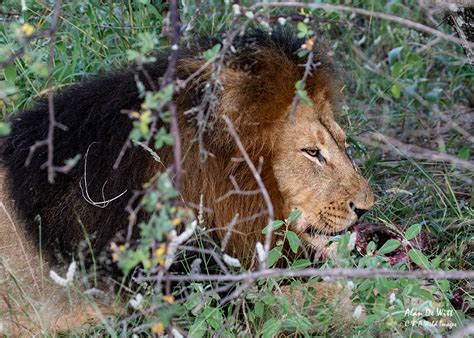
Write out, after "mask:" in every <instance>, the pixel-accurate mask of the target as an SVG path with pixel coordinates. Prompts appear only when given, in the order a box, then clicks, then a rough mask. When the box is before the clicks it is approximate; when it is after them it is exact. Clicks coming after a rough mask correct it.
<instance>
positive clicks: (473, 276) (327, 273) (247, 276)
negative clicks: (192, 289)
mask: <svg viewBox="0 0 474 338" xmlns="http://www.w3.org/2000/svg"><path fill="white" fill-rule="evenodd" d="M277 277H287V278H299V277H332V278H409V279H452V280H462V279H466V280H474V270H465V271H460V270H452V271H443V270H413V271H402V270H393V269H386V268H383V269H373V268H369V269H359V268H330V269H321V268H308V269H301V270H292V269H263V270H260V271H255V272H245V273H241V274H235V275H231V274H227V275H222V274H219V275H217V274H214V275H212V274H191V275H171V276H170V277H169V278H170V280H172V281H190V280H191V281H194V282H205V281H208V282H212V281H213V282H226V281H227V282H238V281H251V282H255V281H257V280H260V279H264V278H277ZM149 280H153V277H143V279H142V281H149Z"/></svg>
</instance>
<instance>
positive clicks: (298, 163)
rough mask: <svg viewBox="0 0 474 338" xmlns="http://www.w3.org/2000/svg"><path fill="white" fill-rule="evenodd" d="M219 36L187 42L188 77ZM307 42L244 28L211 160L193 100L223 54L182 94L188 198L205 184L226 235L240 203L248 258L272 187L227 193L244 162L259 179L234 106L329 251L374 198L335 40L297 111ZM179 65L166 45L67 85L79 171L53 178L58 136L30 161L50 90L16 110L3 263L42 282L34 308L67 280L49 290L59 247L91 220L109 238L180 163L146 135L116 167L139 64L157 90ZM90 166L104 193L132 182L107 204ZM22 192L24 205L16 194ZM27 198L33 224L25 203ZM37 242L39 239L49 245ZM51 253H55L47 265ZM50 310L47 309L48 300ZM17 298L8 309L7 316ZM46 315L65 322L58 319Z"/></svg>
mask: <svg viewBox="0 0 474 338" xmlns="http://www.w3.org/2000/svg"><path fill="white" fill-rule="evenodd" d="M213 43H214V42H211V43H210V44H209V45H207V46H201V48H200V49H185V48H183V49H182V50H181V51H180V54H179V60H178V65H177V77H178V78H180V79H186V78H188V77H189V76H190V75H191V74H195V73H196V72H197V71H198V70H199V69H200V68H201V67H202V66H203V64H204V63H205V61H204V60H203V59H202V57H201V52H200V51H202V50H206V49H207V48H209V47H210V46H212V45H213ZM303 43H304V41H302V40H300V39H298V38H296V37H295V35H294V34H293V33H292V32H291V31H289V30H275V31H273V32H272V33H271V34H270V33H267V32H263V31H260V30H253V31H251V32H249V33H247V34H245V35H244V36H242V37H239V38H237V40H236V41H234V43H233V48H231V50H233V51H234V52H229V53H228V55H227V56H226V59H225V60H226V61H225V63H224V65H223V69H222V72H221V74H220V81H221V83H222V87H223V89H222V91H221V92H220V93H219V95H218V98H217V100H218V101H217V105H216V106H215V107H214V109H213V110H212V114H211V117H210V123H211V125H212V128H208V129H207V130H206V131H205V133H204V135H203V145H204V147H205V149H206V150H207V151H208V152H209V154H210V156H209V157H208V159H207V160H206V161H205V162H204V163H200V161H199V145H198V144H197V142H195V141H194V140H195V136H196V133H197V123H196V119H195V116H194V115H193V114H190V113H185V112H189V111H190V109H191V108H193V107H196V106H198V105H199V104H200V103H201V101H202V97H203V91H204V88H205V86H206V83H208V81H209V80H210V77H211V75H212V72H211V68H210V67H208V68H207V69H205V70H204V71H203V72H198V73H197V74H199V75H198V76H197V77H195V78H194V79H193V80H192V81H189V82H188V85H187V87H186V88H185V89H181V90H179V91H178V92H177V93H176V94H175V97H174V101H175V103H176V105H177V110H178V119H179V121H178V122H179V128H180V135H181V139H182V143H183V149H184V156H183V159H182V161H183V162H182V163H183V169H184V173H183V180H182V187H181V194H182V197H183V200H184V202H186V203H189V204H190V205H199V204H200V198H201V196H203V205H204V206H205V207H206V208H209V209H210V210H211V211H212V212H210V213H209V214H208V215H206V226H207V227H208V228H215V229H217V230H218V231H216V232H215V233H216V239H217V240H222V239H223V237H224V236H225V234H226V228H225V225H226V224H228V223H229V222H231V220H232V219H233V218H234V217H235V215H237V214H238V217H239V220H241V221H240V222H237V224H236V225H235V227H234V233H233V234H232V236H231V237H230V240H229V242H228V245H227V249H226V251H227V253H228V254H229V255H231V256H234V257H237V258H239V259H240V260H241V262H243V263H245V264H246V265H247V266H251V264H252V258H253V257H254V250H255V245H256V243H257V241H260V242H263V240H264V239H263V237H262V236H263V235H262V229H263V228H264V227H265V225H266V222H267V216H266V215H265V214H264V213H262V210H264V209H265V203H264V200H263V197H262V194H230V195H229V196H228V197H227V198H225V199H222V198H220V197H222V196H224V195H225V194H226V193H228V192H229V191H230V190H233V189H234V185H233V182H232V181H231V180H230V179H229V177H231V176H232V177H233V179H235V182H234V183H237V184H238V186H239V187H240V189H242V190H248V191H251V190H256V189H258V186H257V183H256V181H255V178H254V176H253V175H252V173H251V171H250V169H249V167H248V165H247V164H246V163H245V162H244V161H239V160H238V158H239V157H241V154H240V152H239V150H238V148H237V145H236V142H235V140H234V139H233V137H232V136H231V135H230V133H229V132H228V129H227V128H226V124H225V121H224V119H223V118H222V117H224V116H226V117H228V118H229V119H230V121H231V122H232V124H233V125H234V127H235V129H236V130H237V132H238V134H239V136H240V142H241V143H242V145H243V146H244V148H245V149H246V151H247V153H248V155H249V156H250V158H251V160H252V161H253V162H254V163H256V164H258V163H261V167H262V169H261V170H262V174H261V176H262V179H263V182H264V184H265V186H266V188H267V190H268V192H269V194H270V196H271V200H272V203H273V207H274V210H275V218H277V219H284V218H285V217H287V216H288V214H289V213H290V212H291V210H293V209H295V208H297V209H299V210H301V211H302V216H301V217H300V218H299V219H298V220H297V222H295V223H294V224H292V225H291V226H292V230H293V231H295V232H296V233H297V234H298V235H299V236H300V239H301V241H302V243H303V244H304V245H305V246H306V247H307V248H310V249H312V250H314V251H315V252H316V253H317V254H318V255H324V256H327V255H328V254H329V252H328V250H327V249H326V244H327V243H328V241H329V238H330V236H333V235H335V234H338V233H340V232H342V231H344V230H346V229H347V228H348V227H349V226H351V225H352V224H354V222H355V221H356V220H357V219H358V216H359V215H360V214H361V213H363V212H364V211H366V210H368V209H370V208H371V207H372V205H373V194H372V191H371V189H370V188H369V186H368V184H367V182H366V181H365V179H364V178H363V177H362V176H361V174H360V172H359V171H358V169H357V167H356V166H355V165H354V164H353V162H352V161H351V159H350V158H349V156H348V155H347V153H346V146H347V145H346V136H345V134H344V132H343V130H342V129H341V128H340V126H339V125H338V124H337V122H336V120H335V117H334V113H335V112H336V111H337V110H338V105H337V101H338V95H339V93H340V89H341V88H340V86H339V83H338V82H337V81H336V80H335V73H336V71H335V67H334V66H333V64H332V61H331V58H330V53H329V52H328V50H327V49H326V48H325V47H324V46H323V44H322V43H314V50H313V52H314V60H313V64H314V67H313V69H312V70H311V73H310V74H309V76H308V77H307V79H306V84H305V89H306V91H307V94H308V97H309V99H310V100H311V102H312V104H311V105H308V104H304V103H300V104H299V105H298V106H297V107H296V110H295V111H294V116H293V117H290V116H289V113H290V111H291V105H292V102H293V97H294V95H295V89H294V88H295V83H296V82H297V81H299V80H300V79H301V78H302V77H303V73H304V68H305V67H304V63H305V60H304V59H300V58H299V57H298V56H297V51H298V50H299V49H300V48H301V46H302V44H303ZM166 67H167V54H166V53H163V54H159V55H157V61H156V62H154V63H152V64H148V65H146V66H145V70H146V73H147V76H145V75H144V74H143V71H140V70H139V71H136V70H129V71H117V72H115V73H110V74H104V75H99V76H97V77H95V78H92V79H89V80H86V81H84V82H81V83H79V84H76V85H73V86H71V87H69V88H67V89H65V90H62V91H60V92H59V93H57V94H56V95H55V97H54V111H55V116H56V121H57V122H58V123H60V124H62V125H64V126H66V127H67V130H63V129H59V128H56V129H55V134H54V164H55V165H56V166H61V165H63V164H64V163H65V161H66V160H68V159H70V158H73V157H75V156H76V155H78V154H81V155H82V159H81V161H79V163H77V165H76V166H74V167H73V168H72V169H71V170H70V171H69V172H68V173H67V174H61V173H59V174H58V175H57V177H56V180H55V183H54V184H50V183H48V180H47V172H46V170H45V169H44V164H45V162H46V159H47V156H48V150H47V148H46V147H43V148H39V149H37V150H36V151H35V152H34V154H33V156H32V158H31V161H30V163H29V165H28V166H25V162H26V160H27V158H28V155H29V153H30V147H31V146H32V145H33V144H35V142H37V141H39V140H43V139H45V137H46V135H47V130H48V126H49V118H48V104H47V102H46V101H45V100H43V101H40V102H39V103H37V104H36V105H35V106H34V107H33V108H32V109H30V110H26V111H22V112H19V113H17V114H15V115H14V116H13V118H12V120H11V123H12V132H11V135H10V136H9V137H7V138H6V139H4V140H3V142H2V145H1V158H2V165H3V166H4V168H5V169H4V173H3V174H4V175H5V176H6V177H7V181H8V183H7V184H5V185H3V186H2V201H3V204H2V205H1V207H2V208H1V209H0V213H2V216H1V223H0V226H1V227H0V233H5V234H6V235H5V236H1V237H0V250H1V251H0V257H2V258H3V261H2V262H3V264H4V267H5V266H8V269H9V270H8V271H9V273H8V274H7V273H5V268H4V277H5V276H8V278H11V276H12V275H13V274H14V272H16V275H15V276H16V277H15V278H16V279H17V280H19V281H20V282H19V283H18V284H19V285H21V281H22V280H24V281H28V282H27V284H29V285H27V289H28V290H29V288H33V286H34V287H35V288H36V289H38V290H40V291H38V292H37V293H36V294H35V293H34V291H31V293H29V294H28V292H29V291H28V292H26V293H27V294H26V295H25V293H23V294H22V296H25V297H26V298H28V300H29V303H28V306H31V307H32V308H34V303H35V302H45V303H47V301H49V302H50V301H52V297H51V294H53V293H54V292H50V291H48V289H46V291H45V288H47V287H51V285H50V284H51V283H49V282H47V283H46V284H43V285H42V283H39V282H38V280H43V279H42V278H41V277H42V276H43V271H44V273H47V272H48V270H49V269H50V268H51V266H54V264H56V263H55V262H56V260H55V258H56V257H58V255H59V256H61V257H69V256H70V255H71V254H74V253H75V252H76V250H77V247H78V245H79V243H80V242H81V241H83V240H84V236H85V234H88V235H89V238H88V240H89V241H90V243H89V244H90V247H92V248H93V251H94V252H95V253H100V252H103V251H104V250H105V249H106V248H108V246H109V245H110V241H111V239H112V238H113V237H114V235H115V234H116V233H117V232H118V231H119V230H123V229H125V228H126V226H127V224H128V219H127V212H126V211H125V207H126V205H127V203H128V201H129V199H130V197H131V196H132V193H133V191H136V190H139V189H141V188H142V186H143V184H144V183H145V182H147V181H148V180H149V179H150V178H151V177H152V176H153V175H154V174H155V173H156V172H158V171H160V170H163V163H164V164H165V165H166V166H170V165H172V161H173V154H172V150H171V148H170V147H168V148H164V149H161V150H160V152H159V155H160V157H161V160H162V162H163V163H157V162H156V161H155V159H153V158H152V156H150V154H149V153H148V152H146V151H145V150H144V149H142V148H140V147H131V148H130V149H128V150H127V151H126V152H125V153H124V154H123V158H122V159H121V161H120V165H119V166H118V168H117V169H113V165H114V163H115V162H116V160H117V158H118V156H119V154H120V153H121V151H122V149H123V145H124V143H125V142H126V141H127V139H128V137H129V134H130V131H131V129H132V121H131V119H130V117H129V116H128V115H127V114H125V113H124V111H137V110H139V109H140V105H141V103H142V98H141V97H140V95H139V90H138V89H137V85H136V78H135V77H136V75H137V74H138V77H139V79H140V80H141V82H142V83H143V84H144V85H145V86H146V88H147V89H148V90H150V84H149V82H148V81H147V79H148V78H151V79H153V80H154V81H156V82H158V80H159V79H160V77H161V76H162V75H163V74H164V71H165V69H166ZM203 109H209V108H208V107H204V108H203ZM198 122H202V121H198ZM161 126H165V124H164V123H163V122H159V125H158V126H157V128H158V129H159V128H160V127H161ZM86 152H87V153H88V156H87V168H86V167H85V166H86V161H85V157H84V155H85V154H86ZM236 158H237V159H236ZM261 160H262V162H260V161H261ZM85 175H87V187H86V188H87V190H88V194H89V197H90V199H91V200H94V201H98V200H103V197H104V196H105V198H106V199H107V198H108V197H109V196H118V195H120V194H121V193H122V192H124V191H126V193H125V194H124V195H122V196H121V197H120V198H118V199H115V200H114V201H112V202H110V203H109V204H108V205H107V206H106V207H102V208H99V207H98V206H97V205H92V204H91V203H90V201H89V202H88V201H86V199H85V198H84V196H83V193H82V192H81V189H80V184H83V182H82V183H81V180H82V179H83V177H84V176H85ZM105 182H107V184H106V185H105ZM12 200H13V201H14V204H15V208H13V207H10V208H8V206H7V207H5V205H7V204H10V202H11V201H12ZM16 210H17V211H18V214H19V217H20V218H21V227H20V224H19V223H18V221H17V217H15V216H14V214H15V212H16ZM7 213H9V214H10V216H9V217H6V215H7ZM259 215H260V216H259ZM23 226H24V227H23ZM19 227H20V228H19ZM38 239H40V241H38ZM276 240H277V238H275V239H274V241H276ZM32 242H35V243H38V242H39V243H38V244H40V246H37V247H40V250H38V249H36V248H35V247H34V246H33V245H32V244H31V243H32ZM12 243H16V244H15V245H13V246H12ZM38 251H39V252H40V253H41V255H39V254H38ZM45 262H49V264H50V265H45V266H44V267H42V268H41V269H40V268H39V266H40V265H41V264H46V263H45ZM1 269H2V268H1V267H0V272H1V271H2V270H1ZM12 271H13V272H12ZM35 276H36V278H35ZM46 279H47V278H46ZM32 280H35V281H34V283H33V281H32ZM7 284H8V283H7ZM5 285H6V284H5ZM35 285H36V286H35ZM48 285H49V286H48ZM7 287H8V286H5V287H4V289H3V290H6V288H7ZM0 291H1V290H0ZM8 292H9V291H8ZM12 295H13V293H10V294H7V293H6V292H2V297H1V298H0V302H5V304H4V305H6V306H1V307H0V311H2V309H9V308H11V307H14V306H15V304H14V303H15V302H16V300H12V299H9V296H11V297H13V296H12ZM58 302H59V301H58ZM58 302H56V303H54V304H55V305H54V306H52V307H56V310H57V311H63V310H58V309H62V308H61V307H58V306H56V305H57V304H59V303H58ZM50 308H51V307H50ZM43 310H44V311H43V312H41V311H36V312H35V314H37V315H38V316H41V315H43V313H44V312H48V310H47V309H46V310H45V309H43ZM6 312H7V311H6V310H4V313H3V314H1V313H0V314H1V315H2V316H4V318H7V317H5V315H6ZM76 314H77V312H76ZM12 316H13V315H12ZM51 317H54V316H50V318H51ZM12 318H13V319H11V320H12V321H13V322H15V320H16V319H15V317H14V316H13V317H12ZM56 319H57V316H56ZM79 320H80V319H79ZM64 323H69V322H67V321H66V320H65V321H64V322H63V323H59V326H61V324H62V325H63V326H64V325H65V324H64ZM45 325H46V326H47V325H51V326H52V327H58V324H55V323H54V321H53V319H50V323H49V324H45ZM67 325H69V324H67Z"/></svg>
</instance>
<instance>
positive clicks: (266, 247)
mask: <svg viewBox="0 0 474 338" xmlns="http://www.w3.org/2000/svg"><path fill="white" fill-rule="evenodd" d="M223 119H224V121H225V123H226V124H227V129H228V131H229V133H230V135H231V136H232V137H233V139H234V141H235V143H236V144H237V147H238V148H239V151H240V153H241V154H242V156H243V158H244V160H245V163H246V164H247V166H248V167H249V169H250V171H251V172H252V175H253V177H254V178H255V181H256V182H257V185H258V188H259V189H260V192H261V193H262V196H263V199H264V201H265V205H266V207H267V211H268V223H267V226H268V229H270V231H267V233H266V235H265V244H264V247H263V248H264V250H265V256H264V257H261V258H260V269H261V270H263V269H265V267H266V262H267V257H268V252H269V251H270V245H271V243H272V231H271V229H272V223H273V220H274V212H273V204H272V200H271V199H270V194H269V193H268V190H267V188H266V187H265V184H264V183H263V180H262V177H261V176H260V173H259V172H258V170H257V168H256V167H255V165H254V164H253V162H252V160H251V159H250V156H249V154H248V153H247V151H246V150H245V147H244V145H243V144H242V142H241V141H240V137H239V135H238V134H237V131H236V130H235V128H234V125H233V124H232V121H231V120H230V119H229V118H228V117H227V116H223Z"/></svg>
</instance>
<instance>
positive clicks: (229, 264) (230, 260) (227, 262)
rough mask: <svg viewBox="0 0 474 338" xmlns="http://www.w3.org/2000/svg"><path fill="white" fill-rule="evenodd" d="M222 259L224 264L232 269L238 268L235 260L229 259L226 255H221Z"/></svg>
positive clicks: (237, 262)
mask: <svg viewBox="0 0 474 338" xmlns="http://www.w3.org/2000/svg"><path fill="white" fill-rule="evenodd" d="M222 259H223V260H224V262H225V264H227V265H228V266H231V267H233V268H240V266H241V265H240V261H239V260H238V259H237V258H234V257H231V256H229V255H228V254H224V255H222Z"/></svg>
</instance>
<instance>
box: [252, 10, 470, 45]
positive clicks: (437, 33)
mask: <svg viewBox="0 0 474 338" xmlns="http://www.w3.org/2000/svg"><path fill="white" fill-rule="evenodd" d="M261 7H265V8H270V7H298V8H308V9H326V10H332V11H341V12H351V13H356V14H360V15H365V16H368V17H374V18H378V19H383V20H387V21H392V22H396V23H399V24H401V25H404V26H406V27H409V28H413V29H416V30H419V31H421V32H425V33H428V34H431V35H435V36H438V37H440V38H443V39H445V40H447V41H451V42H454V43H457V44H459V45H461V46H467V47H470V48H474V43H473V42H468V41H465V40H463V39H460V38H457V37H454V36H452V35H449V34H446V33H443V32H441V31H439V30H437V29H434V28H431V27H429V26H426V25H423V24H421V23H419V22H415V21H412V20H408V19H405V18H401V17H399V16H396V15H392V14H386V13H381V12H374V11H369V10H367V9H363V8H357V7H351V6H344V5H332V4H327V3H326V4H322V3H301V2H259V3H257V4H255V5H253V6H251V7H250V9H251V10H255V9H257V8H261Z"/></svg>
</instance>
